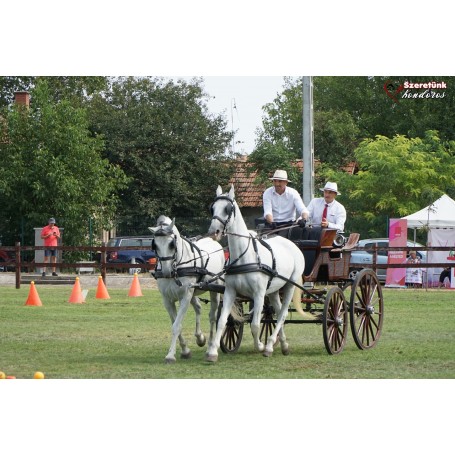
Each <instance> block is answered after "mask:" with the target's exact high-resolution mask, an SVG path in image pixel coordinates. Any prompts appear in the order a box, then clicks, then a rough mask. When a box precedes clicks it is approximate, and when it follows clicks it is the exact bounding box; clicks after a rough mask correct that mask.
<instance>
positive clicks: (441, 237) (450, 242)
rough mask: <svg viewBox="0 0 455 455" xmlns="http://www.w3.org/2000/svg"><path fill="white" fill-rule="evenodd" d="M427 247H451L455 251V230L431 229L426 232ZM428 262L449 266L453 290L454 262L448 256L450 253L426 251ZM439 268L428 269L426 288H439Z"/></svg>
mask: <svg viewBox="0 0 455 455" xmlns="http://www.w3.org/2000/svg"><path fill="white" fill-rule="evenodd" d="M428 246H451V247H453V249H455V229H451V228H447V229H444V228H432V229H430V231H429V232H428ZM428 262H447V266H448V267H449V266H451V269H450V277H451V280H450V281H451V284H450V287H451V288H455V260H454V259H453V257H452V256H450V251H428ZM441 272H442V268H441V267H435V268H433V269H428V286H431V287H437V286H439V275H440V273H441Z"/></svg>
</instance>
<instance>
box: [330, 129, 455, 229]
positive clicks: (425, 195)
mask: <svg viewBox="0 0 455 455" xmlns="http://www.w3.org/2000/svg"><path fill="white" fill-rule="evenodd" d="M454 157H455V141H447V142H444V141H441V139H440V138H439V135H438V133H437V132H436V131H431V130H430V131H427V132H426V133H425V137H424V138H423V139H421V138H407V137H405V136H402V135H396V136H395V137H393V138H392V139H389V138H387V137H384V136H377V137H376V138H375V139H366V140H365V141H363V142H362V143H361V144H360V146H359V147H358V149H357V150H356V152H355V158H356V161H357V163H358V164H359V172H358V174H357V175H347V174H343V173H341V172H338V173H332V175H331V177H333V178H335V179H337V180H338V182H340V183H341V185H340V186H341V188H345V190H344V191H343V198H342V199H341V198H340V200H341V201H342V202H343V203H344V205H345V206H346V210H347V212H348V214H349V216H348V220H347V226H348V230H350V231H351V232H360V233H361V234H362V235H365V236H368V237H370V236H371V237H377V236H383V235H385V233H386V231H387V220H388V219H389V218H401V217H403V216H406V215H409V214H411V213H413V212H415V211H417V210H420V209H421V208H422V207H425V206H427V205H429V204H430V203H431V202H433V201H434V200H435V199H437V198H438V197H440V196H441V195H442V194H444V193H447V194H449V195H451V194H452V195H454V196H455V194H454V189H455V188H454V183H453V175H454V173H455V159H454Z"/></svg>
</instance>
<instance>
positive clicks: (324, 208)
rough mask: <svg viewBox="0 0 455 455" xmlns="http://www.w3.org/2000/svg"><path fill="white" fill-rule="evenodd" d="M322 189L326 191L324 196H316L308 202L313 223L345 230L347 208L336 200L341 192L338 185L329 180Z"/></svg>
mask: <svg viewBox="0 0 455 455" xmlns="http://www.w3.org/2000/svg"><path fill="white" fill-rule="evenodd" d="M320 190H321V191H323V192H324V197H318V198H314V199H312V200H311V202H310V203H309V204H308V212H309V219H310V221H311V224H312V225H313V226H317V225H319V226H322V227H323V228H330V229H337V230H338V231H343V230H344V223H345V221H346V209H345V208H344V206H343V205H342V204H340V203H339V202H338V201H336V200H335V198H336V197H337V196H338V195H339V194H340V193H339V192H338V185H337V184H336V183H335V182H327V183H326V184H325V187H324V188H320Z"/></svg>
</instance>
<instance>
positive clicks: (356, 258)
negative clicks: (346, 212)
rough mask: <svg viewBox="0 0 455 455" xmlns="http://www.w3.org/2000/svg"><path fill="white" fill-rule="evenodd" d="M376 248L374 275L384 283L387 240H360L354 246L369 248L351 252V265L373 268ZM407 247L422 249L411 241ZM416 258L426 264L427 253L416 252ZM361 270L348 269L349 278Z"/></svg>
mask: <svg viewBox="0 0 455 455" xmlns="http://www.w3.org/2000/svg"><path fill="white" fill-rule="evenodd" d="M375 245H376V246H377V248H378V250H377V257H376V264H377V265H378V268H377V269H376V275H377V276H378V280H379V281H380V282H381V283H385V281H386V277H387V267H386V266H387V260H388V251H387V248H388V247H389V239H388V238H380V239H363V240H360V241H359V242H358V243H357V245H356V246H358V247H364V248H370V249H367V250H364V251H353V252H352V253H351V264H362V265H364V267H363V268H371V267H372V266H373V254H374V247H375ZM407 246H408V247H416V249H418V248H419V247H423V245H422V244H420V243H417V242H413V241H412V240H408V241H407ZM417 257H419V258H420V260H421V261H422V262H427V252H426V251H417ZM360 270H362V268H358V267H355V268H354V267H352V268H350V269H349V278H354V277H355V276H356V274H357V273H359V272H360Z"/></svg>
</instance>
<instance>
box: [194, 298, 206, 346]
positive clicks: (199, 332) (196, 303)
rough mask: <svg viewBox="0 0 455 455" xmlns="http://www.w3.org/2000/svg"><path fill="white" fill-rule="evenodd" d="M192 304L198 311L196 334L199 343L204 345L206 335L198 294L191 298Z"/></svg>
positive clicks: (196, 311) (195, 310)
mask: <svg viewBox="0 0 455 455" xmlns="http://www.w3.org/2000/svg"><path fill="white" fill-rule="evenodd" d="M191 305H192V306H193V308H194V312H195V313H196V330H195V332H194V336H195V337H196V343H197V345H198V346H201V347H202V346H204V344H205V336H204V334H203V333H202V330H201V302H200V301H199V299H198V298H197V297H196V296H193V297H192V298H191Z"/></svg>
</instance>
